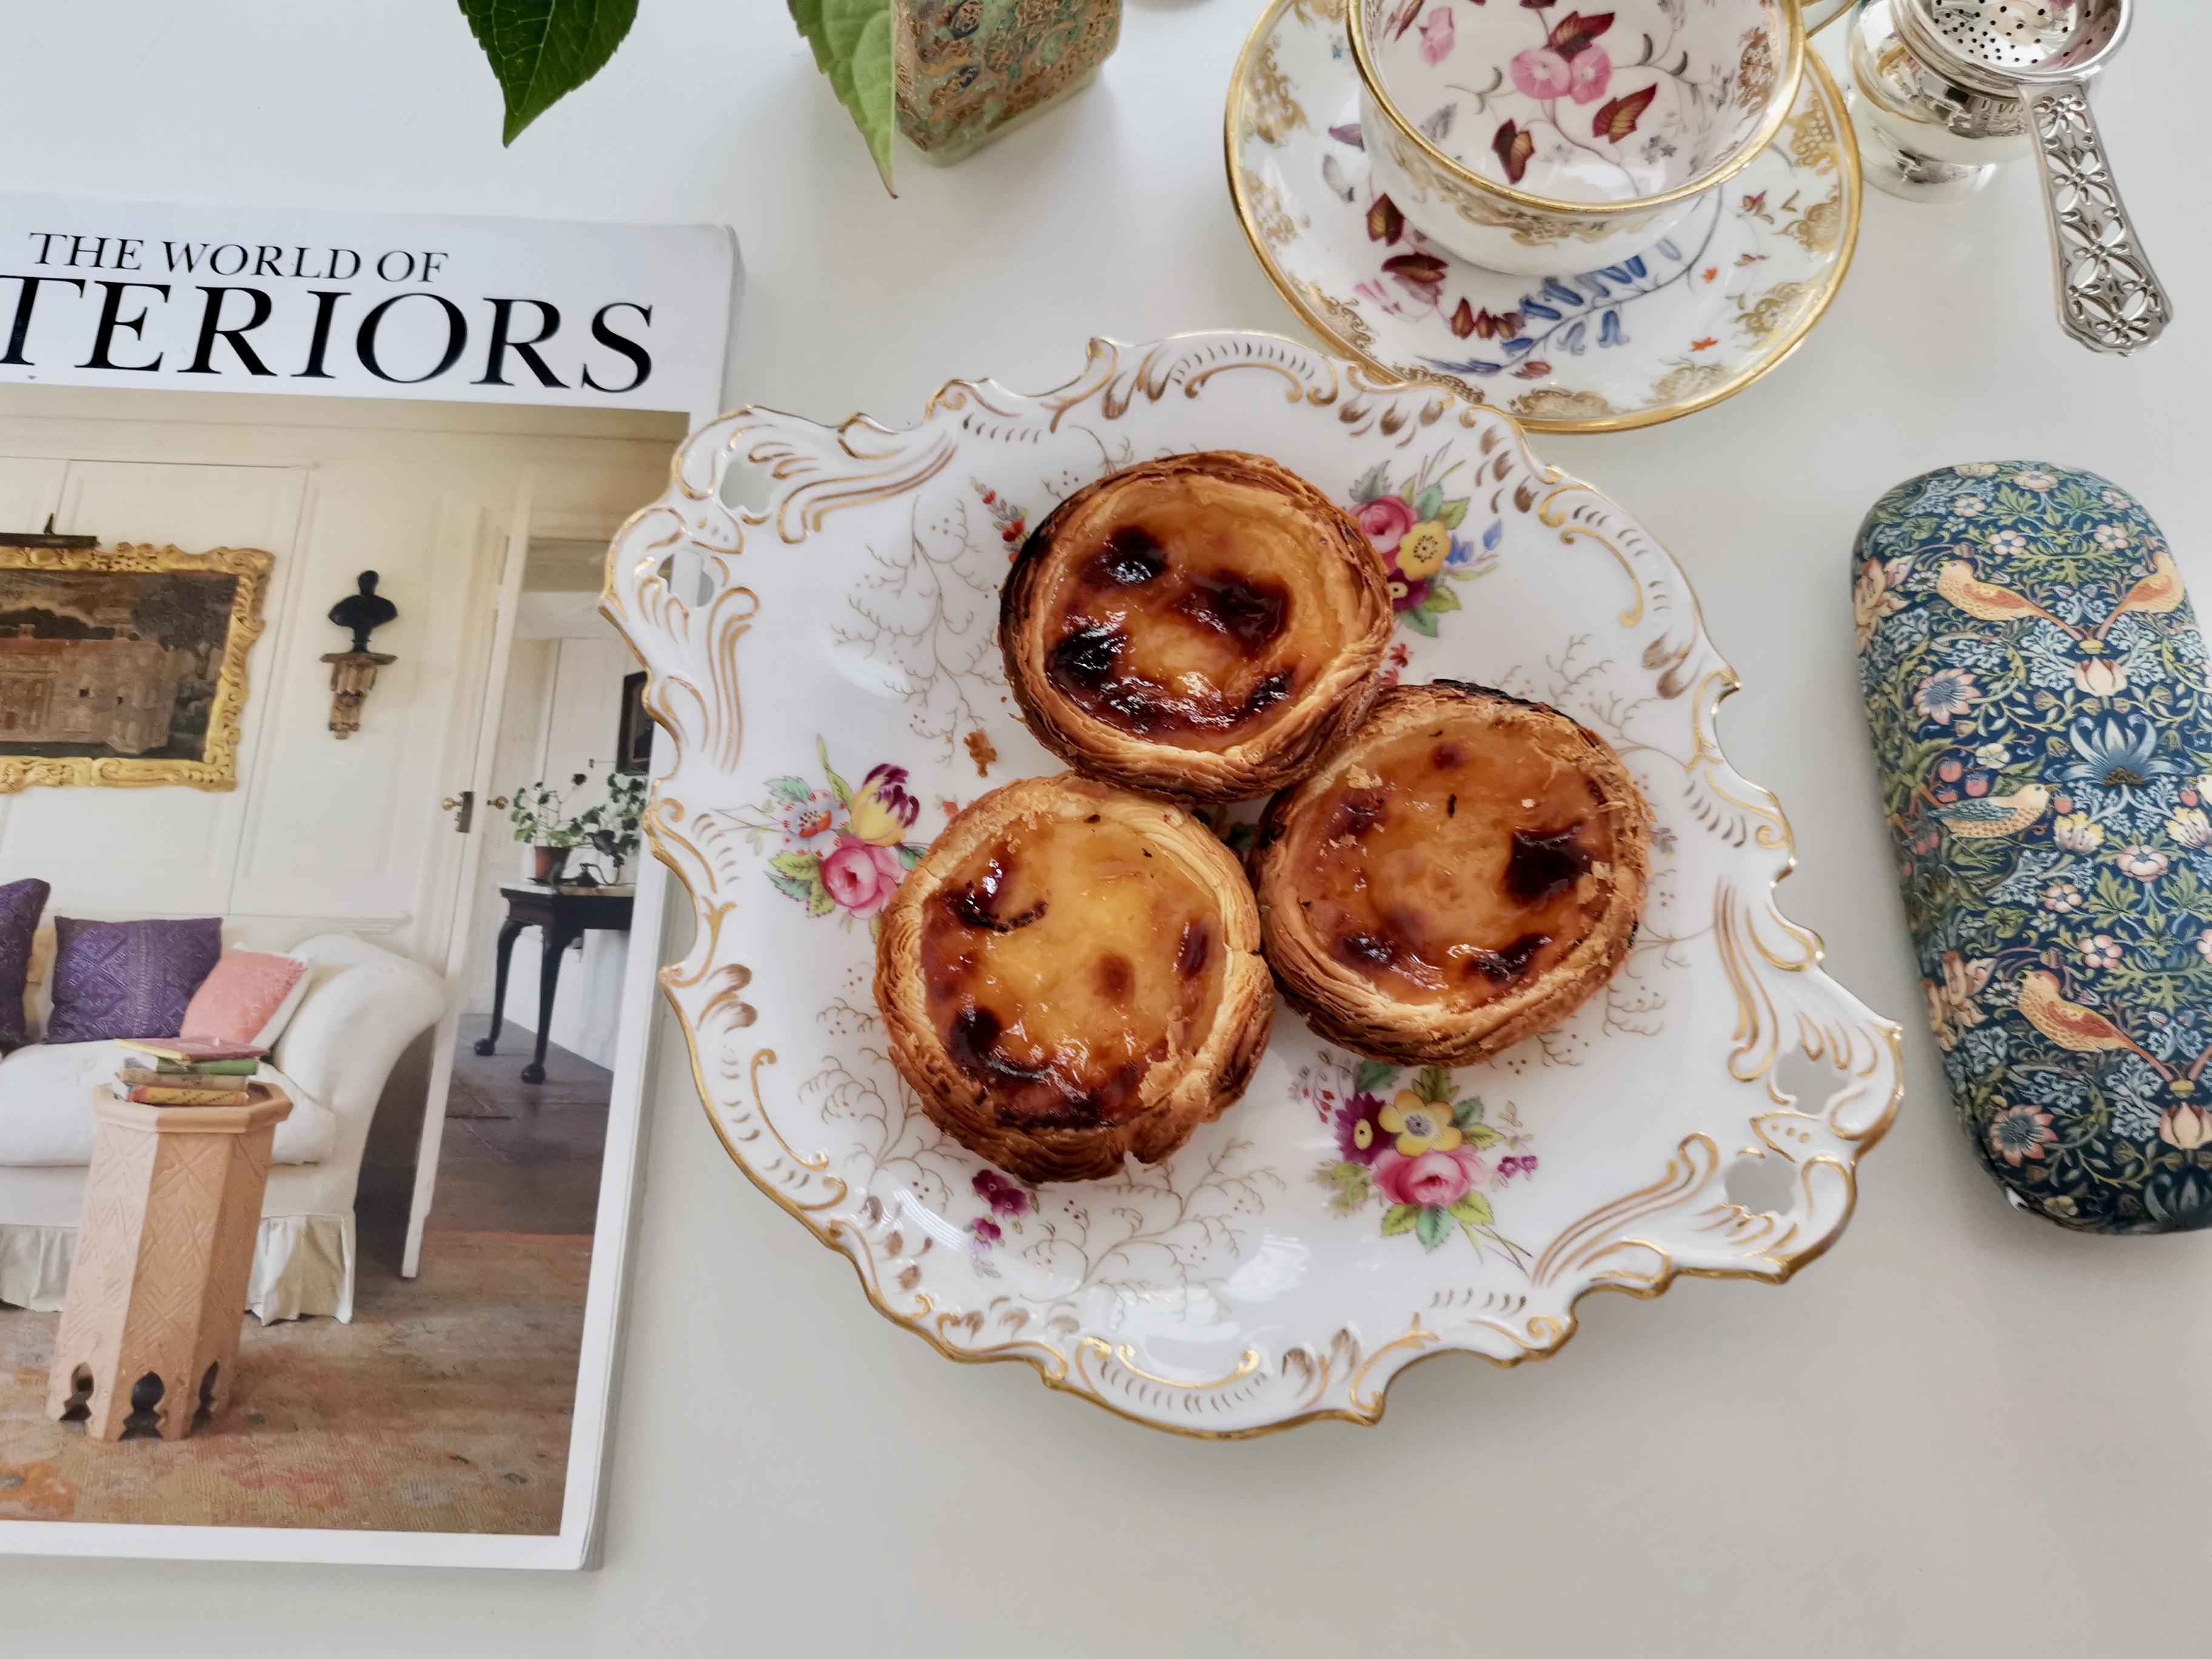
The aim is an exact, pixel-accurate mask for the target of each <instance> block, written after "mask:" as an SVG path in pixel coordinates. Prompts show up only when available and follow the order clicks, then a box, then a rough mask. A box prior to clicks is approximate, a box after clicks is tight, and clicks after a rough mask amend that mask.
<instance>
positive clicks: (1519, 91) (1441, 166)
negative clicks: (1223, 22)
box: [1346, 0, 1806, 276]
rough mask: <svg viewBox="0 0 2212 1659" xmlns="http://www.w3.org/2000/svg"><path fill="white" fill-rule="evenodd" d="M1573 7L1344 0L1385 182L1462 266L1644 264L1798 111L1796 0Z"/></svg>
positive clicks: (1515, 0)
mask: <svg viewBox="0 0 2212 1659" xmlns="http://www.w3.org/2000/svg"><path fill="white" fill-rule="evenodd" d="M1580 3H1581V4H1582V5H1583V7H1586V8H1589V9H1579V10H1578V9H1576V3H1575V0H1548V3H1541V4H1540V3H1536V0H1346V9H1347V14H1348V15H1347V17H1346V21H1347V24H1348V25H1349V27H1350V31H1351V35H1352V57H1353V58H1354V59H1355V60H1356V61H1357V63H1358V69H1359V79H1360V95H1359V106H1360V125H1361V132H1362V136H1363V139H1364V143H1365V146H1366V149H1367V155H1368V162H1369V166H1370V168H1371V169H1372V171H1373V175H1374V179H1375V183H1376V187H1377V188H1378V189H1379V190H1381V191H1384V192H1386V193H1387V194H1388V195H1389V197H1391V200H1392V202H1393V204H1395V206H1396V208H1397V209H1398V210H1399V212H1401V214H1403V216H1405V218H1406V220H1407V222H1410V223H1411V224H1412V225H1413V227H1414V228H1416V229H1418V230H1419V231H1421V232H1422V233H1424V234H1425V235H1427V236H1428V237H1429V238H1430V239H1431V240H1434V241H1436V242H1437V243H1438V244H1440V245H1441V246H1443V247H1445V248H1448V249H1449V250H1450V251H1451V252H1454V253H1456V254H1458V255H1459V256H1460V257H1461V258H1464V259H1469V260H1472V261H1474V263H1475V264H1480V265H1485V266H1487V267H1488V268H1489V269H1491V270H1503V271H1509V272H1512V273H1514V274H1516V275H1520V276H1553V275H1557V274H1559V273H1561V272H1566V271H1579V270H1595V269H1596V268H1598V267H1600V266H1603V265H1607V264H1617V263H1619V262H1620V260H1623V259H1626V258H1631V257H1632V256H1634V255H1636V254H1638V253H1641V252H1644V250H1645V249H1647V248H1649V247H1650V246H1652V245H1653V244H1654V243H1656V242H1657V241H1658V240H1660V239H1661V238H1662V237H1664V236H1665V235H1666V234H1668V231H1670V230H1672V229H1673V228H1674V227H1675V226H1676V225H1678V224H1680V223H1681V222H1682V221H1683V220H1684V219H1686V218H1687V217H1688V216H1690V214H1691V213H1692V212H1693V211H1694V210H1696V208H1697V205H1698V203H1699V200H1700V199H1701V198H1702V197H1705V196H1706V195H1707V194H1709V193H1710V192H1711V191H1714V190H1715V189H1717V187H1718V186H1719V185H1721V184H1722V183H1723V181H1724V180H1725V179H1729V177H1731V176H1732V175H1733V174H1735V173H1736V172H1737V171H1739V170H1740V169H1741V168H1742V167H1747V166H1748V165H1749V164H1750V162H1751V161H1752V160H1753V158H1754V157H1755V156H1757V155H1759V152H1760V151H1761V150H1763V149H1765V148H1766V146H1767V144H1768V143H1771V141H1772V139H1773V137H1774V135H1775V134H1776V132H1777V131H1779V130H1780V128H1781V125H1782V123H1783V121H1784V118H1786V117H1787V116H1788V114H1789V113H1790V106H1791V105H1792V104H1793V103H1795V102H1796V98H1797V88H1798V82H1800V81H1801V80H1802V78H1803V76H1804V73H1805V52H1806V40H1805V32H1806V31H1805V20H1804V18H1803V17H1802V15H1801V14H1800V12H1799V9H1798V6H1797V3H1796V0H1580ZM1599 6H1603V7H1605V8H1607V9H1604V10H1598V9H1595V8H1596V7H1599ZM1378 222H1379V221H1378Z"/></svg>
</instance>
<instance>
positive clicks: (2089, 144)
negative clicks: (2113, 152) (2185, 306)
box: [2021, 81, 2173, 357]
mask: <svg viewBox="0 0 2212 1659" xmlns="http://www.w3.org/2000/svg"><path fill="white" fill-rule="evenodd" d="M2021 101H2022V102H2023V103H2024V104H2026V105H2027V114H2028V118H2029V119H2030V120H2031V121H2032V122H2033V124H2034V128H2035V139H2036V143H2035V159H2036V162H2037V165H2038V166H2039V167H2041V169H2042V172H2043V204H2044V208H2045V211H2046V214H2047V216H2048V217H2049V219H2050V221H2051V252H2052V254H2053V256H2054V257H2055V258H2056V259H2057V264H2058V323H2059V326H2060V327H2062V328H2063V329H2064V330H2065V331H2067V332H2068V333H2069V334H2070V335H2072V336H2073V337H2075V339H2076V340H2079V341H2080V342H2081V343H2082V344H2083V345H2085V346H2087V347H2088V348H2089V349H2090V350H2092V351H2108V352H2112V353H2114V354H2116V355H2118V356H2123V357H2124V356H2127V355H2128V354H2129V353H2130V352H2132V351H2136V350H2138V349H2141V348H2142V347H2143V346H2147V345H2148V344H2149V343H2151V342H2152V341H2153V340H2155V339H2156V338H2158V337H2159V336H2160V335H2161V334H2163V333H2164V332H2165V331H2166V324H2167V323H2169V322H2171V321H2172V319H2173V306H2172V301H2169V300H2168V299H2167V298H2166V289H2165V287H2164V285H2163V284H2161V283H2160V282H2159V280H2158V273H2157V272H2156V271H2154V270H2152V269H2151V265H2150V261H2149V260H2148V259H2147V258H2144V257H2143V252H2142V246H2141V244H2140V243H2138V242H2137V240H2136V228H2135V225H2134V222H2132V221H2130V219H2129V217H2128V210H2127V204H2125V203H2124V202H2123V201H2121V199H2120V187H2119V185H2118V184H2117V183H2115V182H2114V180H2113V179H2112V164H2111V163H2110V162H2109V161H2106V159H2105V140H2104V136H2103V134H2101V133H2100V132H2099V131H2098V130H2097V118H2096V117H2095V116H2094V115H2093V114H2091V113H2090V112H2089V89H2088V88H2087V87H2086V86H2085V85H2083V84H2082V83H2081V82H2079V81H2061V82H2055V83H2053V84H2052V85H2050V86H2041V87H2033V88H2027V89H2026V90H2024V91H2023V92H2022V93H2021Z"/></svg>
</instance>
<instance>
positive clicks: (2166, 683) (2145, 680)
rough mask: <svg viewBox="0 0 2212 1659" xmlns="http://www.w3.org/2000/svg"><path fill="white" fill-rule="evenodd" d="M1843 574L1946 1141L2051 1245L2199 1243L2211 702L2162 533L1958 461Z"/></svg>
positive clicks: (2055, 477)
mask: <svg viewBox="0 0 2212 1659" xmlns="http://www.w3.org/2000/svg"><path fill="white" fill-rule="evenodd" d="M1853 577H1854V581H1853V586H1852V610H1853V611H1854V613H1855V615H1856V617H1857V623H1858V634H1859V653H1860V654H1859V673H1860V680H1861V686H1862V690H1863V692H1864V695H1865V699H1866V706H1867V714H1868V718H1869V720H1870V721H1871V722H1872V723H1873V726H1874V738H1875V752H1876V753H1877V754H1878V755H1879V756H1880V757H1881V763H1882V768H1883V772H1884V797H1885V804H1886V805H1887V809H1888V811H1889V815H1890V823H1891V827H1892V829H1893V831H1894V834H1895V836H1896V841H1897V847H1898V875H1899V879H1900V881H1901V882H1902V883H1903V884H1904V889H1905V918H1906V920H1907V921H1908V922H1909V923H1910V924H1911V928H1912V934H1913V938H1914V939H1915V941H1916V942H1917V945H1918V946H1919V951H1920V967H1921V972H1922V974H1923V976H1924V979H1925V982H1926V990H1927V996H1928V1020H1929V1025H1930V1026H1931V1027H1932V1028H1933V1030H1934V1031H1935V1033H1936V1044H1937V1046H1938V1047H1940V1048H1942V1051H1943V1066H1944V1070H1945V1071H1946V1073H1948V1075H1949V1078H1950V1082H1951V1090H1952V1095H1953V1098H1954V1101H1955V1103H1957V1105H1958V1108H1959V1112H1960V1119H1961V1121H1962V1122H1963V1124H1964V1126H1965V1128H1966V1135H1967V1138H1968V1139H1969V1140H1971V1141H1972V1144H1973V1146H1974V1150H1975V1151H1976V1152H1978V1154H1979V1155H1980V1157H1981V1158H1982V1161H1983V1162H1984V1164H1986V1165H1987V1166H1988V1168H1989V1170H1990V1174H1992V1175H1993V1176H1996V1178H1997V1180H1998V1181H1999V1182H2001V1183H2002V1185H2003V1186H2004V1188H2005V1189H2006V1191H2007V1193H2008V1194H2009V1195H2010V1196H2011V1197H2012V1198H2013V1200H2014V1201H2015V1203H2017V1204H2019V1205H2020V1206H2021V1207H2022V1208H2026V1209H2032V1210H2035V1211H2037V1212H2040V1213H2041V1214H2043V1215H2045V1216H2048V1217H2049V1218H2051V1219H2052V1220H2053V1221H2056V1222H2057V1223H2059V1224H2060V1225H2062V1226H2068V1227H2075V1228H2079V1229H2081V1230H2083V1231H2093V1232H2168V1231H2179V1230H2182V1229H2186V1228H2194V1227H2203V1226H2212V1077H2208V1076H2207V1070H2208V1067H2212V813H2208V811H2207V807H2208V802H2212V705H2208V702H2207V698H2206V692H2205V669H2204V637H2203V634H2202V633H2200V632H2199V631H2198V629H2197V618H2196V615H2195V613H2194V612H2193V611H2191V608H2190V605H2189V600H2188V597H2187V595H2186V594H2185V592H2183V591H2182V583H2181V573H2180V571H2179V569H2178V568H2176V567H2175V565H2174V562H2173V555H2172V552H2171V551H2170V550H2168V548H2167V545H2166V538H2165V537H2164V536H2163V535H2162V534H2161V533H2160V531H2159V528H2158V526H2156V525H2155V524H2154V523H2153V522H2152V521H2151V520H2150V518H2149V516H2148V514H2147V513H2144V511H2143V510H2142V507H2139V506H2137V505H2136V501H2135V499H2134V497H2132V496H2130V495H2128V494H2127V492H2126V491H2124V490H2122V489H2116V488H2115V487H2114V486H2112V484H2111V483H2107V482H2106V480H2104V479H2103V478H2100V477H2097V476H2096V475H2095V474H2094V473H2089V472H2075V471H2068V470H2067V469H2065V468H2063V467H2057V466H2051V465H2044V464H2041V463H2036V462H2008V463H2006V464H2003V465H1997V464H1995V463H1990V462H1972V463H1968V464H1966V465H1960V466H1954V467H1947V468H1945V469H1943V470H1942V471H1938V472H1931V473H1928V474H1926V475H1924V476H1923V477H1918V478H1915V479H1912V480H1911V481H1910V482H1908V483H1903V484H1900V485H1899V486H1898V488H1897V489H1893V490H1892V491H1891V492H1890V493H1889V494H1888V495H1885V496H1884V497H1883V498H1882V499H1881V502H1880V503H1879V504H1877V505H1876V507H1875V509H1874V511H1873V513H1871V514H1869V517H1868V519H1867V521H1866V525H1865V526H1864V528H1863V529H1862V530H1861V531H1860V532H1859V551H1858V558H1857V562H1856V564H1855V567H1854V570H1853Z"/></svg>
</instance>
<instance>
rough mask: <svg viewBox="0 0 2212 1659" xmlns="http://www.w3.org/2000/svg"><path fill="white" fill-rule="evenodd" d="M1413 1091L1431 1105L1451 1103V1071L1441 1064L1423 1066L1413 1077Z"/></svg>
mask: <svg viewBox="0 0 2212 1659" xmlns="http://www.w3.org/2000/svg"><path fill="white" fill-rule="evenodd" d="M1413 1092H1414V1093H1415V1094H1417V1095H1419V1097H1421V1098H1422V1099H1423V1100H1425V1101H1426V1102H1428V1103H1429V1104H1430V1105H1431V1106H1445V1105H1449V1104H1450V1103H1451V1073H1449V1072H1447V1071H1446V1070H1444V1068H1443V1066H1423V1067H1422V1068H1421V1073H1420V1075H1419V1077H1417V1078H1415V1079H1413Z"/></svg>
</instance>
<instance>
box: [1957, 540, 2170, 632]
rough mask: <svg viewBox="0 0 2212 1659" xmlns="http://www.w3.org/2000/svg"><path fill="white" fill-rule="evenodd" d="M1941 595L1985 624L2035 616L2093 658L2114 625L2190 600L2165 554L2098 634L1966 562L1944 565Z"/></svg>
mask: <svg viewBox="0 0 2212 1659" xmlns="http://www.w3.org/2000/svg"><path fill="white" fill-rule="evenodd" d="M1936 592H1938V593H1941V594H1942V596H1943V597H1944V598H1945V599H1948V600H1949V601H1950V602H1951V603H1952V604H1953V605H1957V606H1958V607H1959V609H1960V610H1961V611H1965V612H1966V614H1967V615H1968V616H1970V617H1978V618H1979V619H1980V620H1981V621H1983V622H2022V621H2025V620H2026V619H2027V618H2028V617H2040V618H2041V619H2042V620H2043V621H2045V622H2047V623H2051V624H2052V625H2053V626H2054V627H2057V628H2061V629H2064V630H2065V631H2066V633H2067V634H2068V635H2069V636H2070V637H2071V638H2072V639H2073V641H2074V642H2075V644H2076V645H2077V646H2079V647H2081V649H2082V650H2083V651H2085V652H2087V653H2092V654H2094V653H2098V652H2100V651H2102V650H2103V649H2104V648H2105V636H2106V635H2107V634H2109V633H2111V632H2112V624H2113V623H2116V622H2118V620H2119V619H2120V618H2121V617H2124V616H2126V615H2127V614H2128V613H2129V612H2130V611H2136V612H2142V613H2144V614H2147V615H2151V616H2164V615H2166V613H2168V612H2169V611H2178V610H2179V609H2180V608H2181V603H2182V600H2183V599H2184V598H2185V594H2184V592H2183V590H2182V586H2181V572H2180V571H2179V570H2178V569H2177V568H2175V567H2174V562H2173V556H2172V555H2171V554H2169V553H2167V552H2166V551H2165V550H2163V549H2161V550H2160V551H2159V552H2158V553H2157V554H2155V555H2154V556H2153V557H2152V559H2151V565H2150V574H2148V575H2146V576H2144V577H2143V578H2142V580H2140V581H2138V582H2137V583H2136V585H2135V586H2133V587H2131V588H2130V589H2129V590H2128V592H2127V594H2126V596H2125V597H2124V599H2121V601H2120V602H2119V604H2118V605H2116V606H2114V607H2113V610H2112V615H2110V616H2109V617H2106V618H2105V620H2104V621H2103V622H2101V623H2099V624H2098V625H2097V626H2096V627H2095V628H2093V629H2088V628H2081V627H2077V626H2075V624H2074V623H2070V622H2068V621H2067V620H2066V619H2065V618H2064V617H2054V616H2052V615H2051V612H2050V611H2046V610H2045V609H2044V608H2043V607H2042V606H2041V605H2038V604H2037V603H2036V602H2035V601H2034V600H2033V599H2029V598H2028V597H2027V595H2026V594H2024V593H2015V592H2013V590H2012V589H2011V588H2009V587H2007V586H2004V585H2003V584H2002V583H2001V582H1990V581H1984V580H1982V579H1981V578H1980V577H1978V576H1977V575H1975V574H1974V567H1973V566H1972V565H1971V564H1969V563H1967V562H1966V560H1964V559H1951V560H1948V561H1946V562H1945V563H1944V564H1943V566H1942V568H1941V569H1939V570H1938V571H1937V572H1936Z"/></svg>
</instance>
